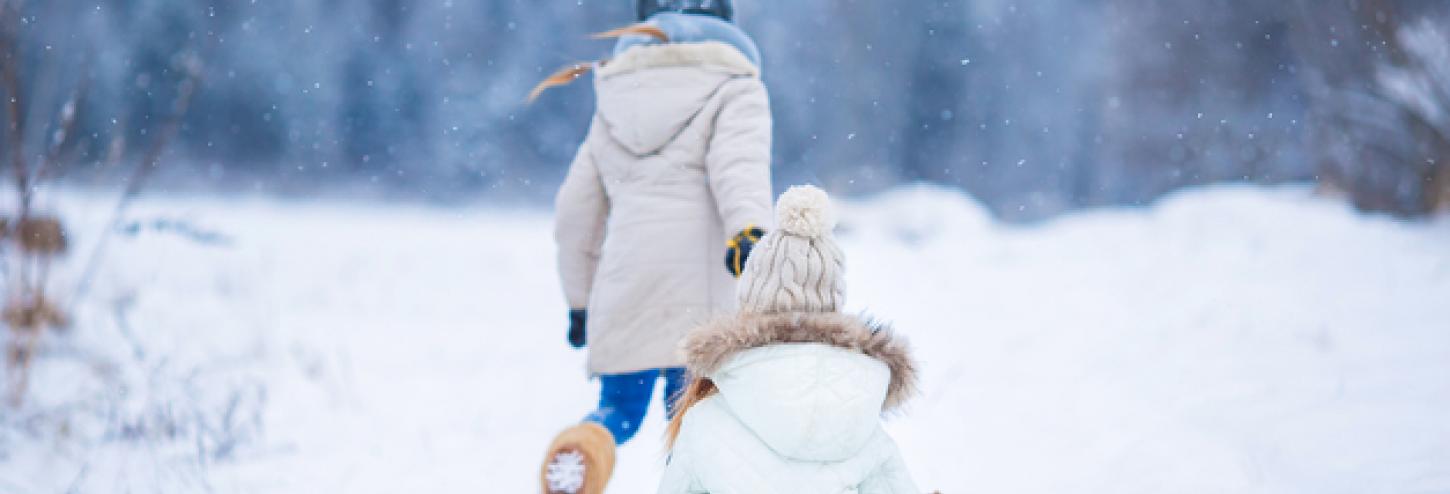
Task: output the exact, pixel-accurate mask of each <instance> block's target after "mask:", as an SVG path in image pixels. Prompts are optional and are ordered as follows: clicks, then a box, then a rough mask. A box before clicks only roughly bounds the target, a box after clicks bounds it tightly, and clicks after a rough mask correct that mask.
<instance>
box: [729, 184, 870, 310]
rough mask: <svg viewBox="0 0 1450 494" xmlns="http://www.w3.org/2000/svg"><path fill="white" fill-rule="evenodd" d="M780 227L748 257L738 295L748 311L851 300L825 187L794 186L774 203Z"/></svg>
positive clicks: (835, 305) (830, 306)
mask: <svg viewBox="0 0 1450 494" xmlns="http://www.w3.org/2000/svg"><path fill="white" fill-rule="evenodd" d="M775 217H776V220H775V221H776V227H777V228H776V230H775V231H772V232H769V233H767V234H766V235H765V237H764V238H761V239H760V242H759V243H757V244H755V248H754V249H752V250H751V251H750V258H749V259H747V260H746V261H745V272H743V273H741V274H740V285H739V286H738V288H737V295H738V296H739V297H740V309H741V310H742V311H745V312H756V313H778V312H839V311H840V310H841V309H842V308H843V307H844V306H845V304H846V279H845V274H846V269H845V265H844V262H845V258H844V256H842V255H841V249H839V248H837V247H836V240H835V238H834V237H832V235H831V229H833V228H835V227H836V218H835V216H834V215H833V214H832V213H831V200H830V198H828V197H826V193H825V191H822V190H821V189H818V188H816V187H814V186H810V185H801V186H796V187H791V188H790V190H787V191H785V193H784V194H781V196H780V200H779V201H777V202H776V205H775Z"/></svg>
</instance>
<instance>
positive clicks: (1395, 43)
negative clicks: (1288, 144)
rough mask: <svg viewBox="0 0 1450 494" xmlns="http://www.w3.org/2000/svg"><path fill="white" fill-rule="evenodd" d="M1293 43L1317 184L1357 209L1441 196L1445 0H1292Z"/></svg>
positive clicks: (1406, 207) (1418, 209)
mask: <svg viewBox="0 0 1450 494" xmlns="http://www.w3.org/2000/svg"><path fill="white" fill-rule="evenodd" d="M1294 7H1295V11H1294V27H1295V31H1296V34H1295V40H1294V41H1295V48H1296V50H1297V52H1298V53H1299V54H1300V56H1301V57H1302V59H1303V61H1304V72H1305V76H1306V77H1305V78H1306V84H1307V86H1308V88H1309V94H1310V95H1311V103H1312V104H1311V105H1310V115H1311V119H1312V120H1311V121H1312V123H1313V125H1312V126H1311V127H1310V129H1309V138H1310V140H1311V143H1312V145H1311V146H1310V148H1309V149H1310V150H1311V153H1312V155H1313V157H1314V161H1315V164H1316V166H1317V168H1318V170H1319V173H1320V178H1321V181H1322V183H1323V184H1324V185H1325V186H1327V187H1329V188H1332V189H1337V190H1341V191H1343V192H1344V193H1346V194H1347V195H1348V196H1349V197H1350V199H1351V201H1353V202H1354V204H1355V205H1356V206H1358V207H1360V208H1362V209H1366V210H1373V211H1387V212H1391V213H1394V214H1398V215H1420V214H1425V213H1427V212H1430V211H1432V210H1434V209H1436V208H1437V207H1446V205H1447V204H1450V192H1447V191H1450V171H1447V170H1450V32H1447V31H1450V30H1447V28H1446V26H1447V25H1450V6H1447V4H1446V2H1439V1H1413V0H1404V1H1393V0H1326V1H1310V0H1298V1H1297V2H1295V4H1294Z"/></svg>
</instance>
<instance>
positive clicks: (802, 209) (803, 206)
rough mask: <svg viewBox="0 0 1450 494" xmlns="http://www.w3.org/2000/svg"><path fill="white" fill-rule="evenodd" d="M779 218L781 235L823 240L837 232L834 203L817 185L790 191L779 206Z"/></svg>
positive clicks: (785, 194) (776, 219)
mask: <svg viewBox="0 0 1450 494" xmlns="http://www.w3.org/2000/svg"><path fill="white" fill-rule="evenodd" d="M775 216H776V218H775V223H776V225H778V226H779V227H780V229H781V231H783V232H785V233H788V234H791V235H796V236H801V237H807V238H820V237H822V236H825V235H826V234H829V233H831V230H832V229H834V228H836V217H835V215H834V214H832V212H831V199H830V198H829V197H826V192H825V191H823V190H821V189H820V188H817V187H816V186H814V185H797V186H794V187H791V188H790V189H789V190H786V191H785V193H784V194H781V196H780V200H779V201H778V202H777V203H776V205H775Z"/></svg>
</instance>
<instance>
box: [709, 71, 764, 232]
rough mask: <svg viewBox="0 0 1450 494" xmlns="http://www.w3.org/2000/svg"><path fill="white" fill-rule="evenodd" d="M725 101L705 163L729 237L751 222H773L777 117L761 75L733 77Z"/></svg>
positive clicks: (756, 224)
mask: <svg viewBox="0 0 1450 494" xmlns="http://www.w3.org/2000/svg"><path fill="white" fill-rule="evenodd" d="M724 100H725V103H724V105H723V106H722V107H721V109H720V113H719V114H718V115H716V117H715V132H714V134H713V135H712V136H711V137H710V149H709V152H708V153H707V154H706V156H705V166H706V173H707V174H708V175H709V178H710V192H711V193H712V194H713V195H714V196H715V203H716V205H717V207H719V208H720V218H721V219H722V220H723V221H724V224H725V232H724V233H725V237H726V238H729V237H730V236H732V235H735V233H736V232H739V231H741V230H744V229H745V228H746V227H747V226H750V225H755V226H759V227H761V228H768V227H769V226H770V219H771V205H770V203H771V189H770V139H771V134H770V133H771V117H770V97H769V95H768V94H767V93H766V91H765V85H764V84H761V82H760V79H757V78H754V77H751V78H741V79H737V80H735V81H731V82H730V83H728V84H727V85H726V87H725V94H724Z"/></svg>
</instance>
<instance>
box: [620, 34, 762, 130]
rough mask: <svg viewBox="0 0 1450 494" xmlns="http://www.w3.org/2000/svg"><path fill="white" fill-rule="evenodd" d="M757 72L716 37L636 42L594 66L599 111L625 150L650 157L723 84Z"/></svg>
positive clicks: (680, 128) (737, 53) (735, 50)
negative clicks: (704, 39)
mask: <svg viewBox="0 0 1450 494" xmlns="http://www.w3.org/2000/svg"><path fill="white" fill-rule="evenodd" d="M758 75H759V70H758V69H757V68H756V66H755V64H753V63H751V61H750V60H749V59H748V58H746V56H745V55H744V54H742V53H741V52H740V51H739V50H737V49H735V48H734V47H732V46H730V45H728V44H725V43H721V42H717V41H707V42H701V43H668V44H643V45H636V46H633V47H631V48H629V49H627V50H625V51H624V52H623V53H621V54H619V56H618V57H616V58H614V59H613V60H610V61H608V62H607V63H605V64H604V65H603V66H602V67H600V68H599V71H598V73H597V76H596V77H595V83H594V86H595V93H596V94H597V95H598V98H597V99H598V114H599V117H600V118H601V119H602V120H603V121H604V124H605V126H606V128H607V130H608V131H609V135H610V136H611V137H613V138H614V140H615V141H617V142H619V144H620V145H622V146H624V148H625V149H628V150H629V152H630V153H633V154H635V155H636V156H647V155H652V154H655V153H658V152H659V151H660V150H661V149H663V148H664V147H665V146H667V145H669V144H670V142H672V141H674V139H675V138H676V137H677V136H678V135H679V133H680V132H681V131H683V130H684V129H685V127H687V126H688V125H689V124H690V122H691V121H692V120H694V118H695V117H696V116H697V115H699V114H700V112H701V110H702V109H703V108H704V107H705V105H706V103H708V102H709V101H710V99H711V97H713V96H714V95H715V94H716V93H717V92H719V91H720V88H721V87H723V86H724V85H725V83H727V82H729V81H730V80H732V79H735V78H740V77H758Z"/></svg>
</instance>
